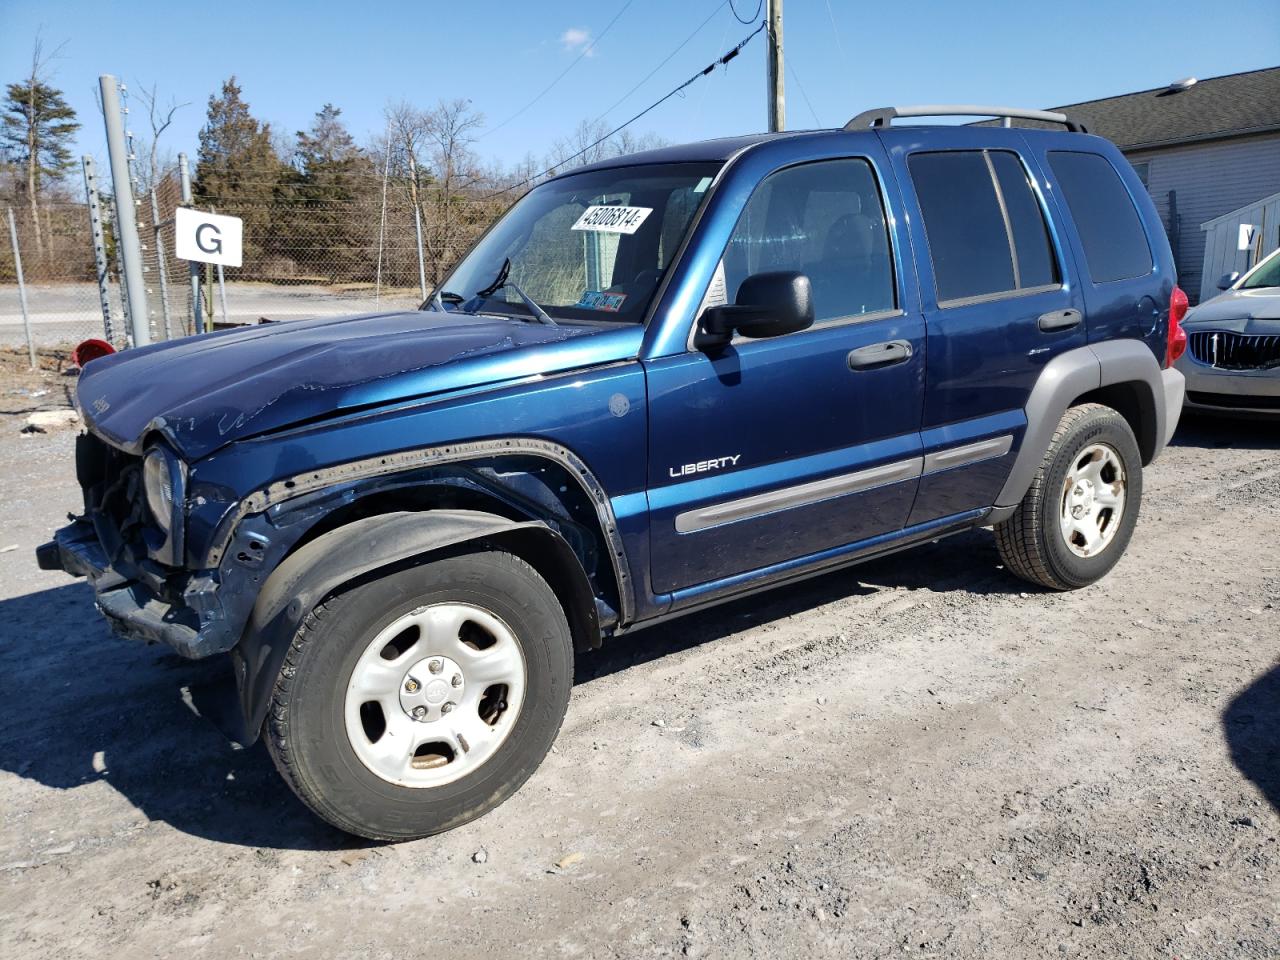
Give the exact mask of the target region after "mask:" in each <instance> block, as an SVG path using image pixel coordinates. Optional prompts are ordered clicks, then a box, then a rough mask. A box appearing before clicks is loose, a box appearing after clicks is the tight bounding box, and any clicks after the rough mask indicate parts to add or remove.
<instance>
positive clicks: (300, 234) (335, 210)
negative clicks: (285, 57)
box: [285, 103, 378, 281]
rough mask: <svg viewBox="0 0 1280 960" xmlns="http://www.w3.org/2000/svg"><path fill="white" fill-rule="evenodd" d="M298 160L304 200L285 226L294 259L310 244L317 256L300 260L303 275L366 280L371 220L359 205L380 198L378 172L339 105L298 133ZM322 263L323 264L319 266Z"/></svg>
mask: <svg viewBox="0 0 1280 960" xmlns="http://www.w3.org/2000/svg"><path fill="white" fill-rule="evenodd" d="M293 160H294V162H293V169H294V181H293V185H292V186H293V190H292V192H293V194H294V196H296V197H297V198H298V201H299V202H298V204H297V206H296V207H295V208H294V209H293V211H292V213H293V215H292V216H290V217H289V221H290V223H289V226H288V227H286V228H285V229H286V230H287V233H288V235H289V238H290V239H289V242H290V244H291V245H293V246H294V247H295V249H294V251H293V254H294V257H293V258H294V259H295V260H298V259H300V256H301V254H302V253H303V251H304V250H306V249H308V248H309V249H311V250H313V251H314V252H315V253H316V254H317V255H316V256H315V257H313V258H312V259H313V262H312V263H310V264H308V263H304V264H301V268H302V272H303V273H304V274H315V275H323V276H324V277H325V278H326V279H328V280H330V281H336V280H357V279H365V278H366V275H367V274H368V273H369V271H370V265H369V258H368V255H367V251H368V248H369V245H370V243H371V242H372V238H371V236H370V235H369V231H370V227H371V225H372V218H371V217H369V216H368V215H367V213H368V211H367V210H364V209H363V208H361V207H360V206H359V205H360V204H362V203H366V202H370V201H374V200H376V191H377V182H378V180H377V177H378V175H377V171H376V170H375V169H374V167H373V164H372V162H371V161H370V160H369V158H368V157H367V156H366V155H365V153H364V151H363V150H361V149H360V148H359V147H357V146H356V143H355V140H353V139H352V137H351V134H350V133H348V132H347V128H346V125H345V124H344V123H343V122H342V111H341V110H340V109H338V108H337V107H335V106H334V105H333V104H331V103H326V104H325V105H324V106H323V107H322V108H321V109H320V110H319V111H317V113H316V115H315V119H314V120H313V121H312V124H311V128H310V129H309V130H299V131H298V132H297V144H296V146H295V149H294V158H293ZM320 263H323V264H324V268H323V269H320V270H317V269H316V267H317V266H318V265H319V264H320Z"/></svg>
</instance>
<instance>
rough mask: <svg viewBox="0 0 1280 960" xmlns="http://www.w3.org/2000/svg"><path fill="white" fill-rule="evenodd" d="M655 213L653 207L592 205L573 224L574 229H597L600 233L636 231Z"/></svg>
mask: <svg viewBox="0 0 1280 960" xmlns="http://www.w3.org/2000/svg"><path fill="white" fill-rule="evenodd" d="M651 213H653V207H618V206H612V205H610V206H591V207H587V209H586V210H583V211H582V216H580V217H579V218H578V222H577V223H575V224H574V225H573V229H574V230H595V231H597V232H599V233H635V232H636V231H637V230H639V229H640V224H642V223H644V221H645V218H646V217H648V216H649V214H651Z"/></svg>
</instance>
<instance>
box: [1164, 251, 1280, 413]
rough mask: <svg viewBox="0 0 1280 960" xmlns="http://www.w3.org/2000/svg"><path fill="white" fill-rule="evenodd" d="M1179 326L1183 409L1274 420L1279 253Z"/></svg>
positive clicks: (1279, 406) (1279, 353)
mask: <svg viewBox="0 0 1280 960" xmlns="http://www.w3.org/2000/svg"><path fill="white" fill-rule="evenodd" d="M1219 287H1220V288H1221V289H1222V290H1223V292H1222V293H1220V294H1219V295H1218V296H1216V297H1214V298H1213V299H1211V300H1206V301H1205V302H1204V303H1202V304H1200V305H1199V306H1198V307H1195V308H1193V309H1192V310H1191V311H1190V312H1189V313H1188V314H1187V316H1186V319H1184V320H1183V321H1182V326H1183V329H1185V330H1186V332H1187V351H1186V353H1184V354H1183V355H1182V357H1181V358H1180V359H1179V360H1178V361H1177V367H1178V369H1179V370H1181V371H1182V373H1183V376H1185V377H1186V378H1187V399H1186V407H1187V409H1188V410H1199V411H1203V412H1214V413H1225V414H1241V415H1251V416H1256V415H1263V416H1266V415H1270V416H1275V417H1280V250H1275V251H1273V252H1272V253H1271V254H1270V255H1269V256H1267V257H1266V258H1264V259H1263V260H1262V261H1261V262H1260V263H1259V264H1258V265H1257V266H1255V267H1254V268H1253V269H1252V270H1250V271H1249V272H1248V273H1246V274H1245V275H1244V276H1243V277H1240V276H1236V275H1234V274H1227V275H1226V276H1225V277H1223V278H1222V281H1221V282H1220V283H1219Z"/></svg>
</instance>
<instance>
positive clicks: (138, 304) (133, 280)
mask: <svg viewBox="0 0 1280 960" xmlns="http://www.w3.org/2000/svg"><path fill="white" fill-rule="evenodd" d="M98 86H99V88H100V89H101V91H102V118H103V121H104V122H105V124H106V131H107V153H108V155H109V156H110V158H111V182H112V185H113V187H114V189H115V198H116V244H117V246H118V247H119V248H120V259H121V261H122V262H123V264H124V284H125V293H126V295H127V296H128V299H129V325H130V326H131V327H132V328H133V345H134V346H135V347H142V346H146V345H147V344H148V343H150V342H151V330H150V328H149V324H148V322H147V288H146V283H145V281H144V280H143V278H142V249H141V245H140V243H139V241H138V221H137V216H136V213H137V208H136V207H135V206H134V202H133V185H132V184H131V183H130V182H129V154H128V149H127V147H126V146H125V142H124V123H123V121H122V119H121V116H120V92H119V89H118V88H117V86H116V78H115V77H113V76H111V75H110V74H107V73H104V74H102V75H101V76H100V77H98Z"/></svg>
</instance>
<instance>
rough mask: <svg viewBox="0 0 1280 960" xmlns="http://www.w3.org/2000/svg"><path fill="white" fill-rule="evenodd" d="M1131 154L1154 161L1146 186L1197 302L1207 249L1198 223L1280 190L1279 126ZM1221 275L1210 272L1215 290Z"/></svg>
mask: <svg viewBox="0 0 1280 960" xmlns="http://www.w3.org/2000/svg"><path fill="white" fill-rule="evenodd" d="M1127 156H1128V157H1129V161H1130V162H1131V163H1133V164H1135V165H1137V164H1141V163H1149V164H1150V166H1149V167H1148V169H1147V190H1148V192H1149V193H1150V194H1151V198H1152V199H1153V200H1154V201H1155V204H1156V209H1157V210H1159V211H1160V219H1161V220H1162V221H1163V222H1164V225H1165V229H1166V230H1168V231H1169V242H1170V243H1171V244H1172V245H1173V249H1174V255H1175V257H1176V260H1177V265H1178V285H1179V286H1181V287H1182V289H1183V290H1185V291H1186V292H1187V295H1188V296H1190V297H1191V298H1192V300H1193V302H1198V299H1199V296H1198V295H1199V294H1200V291H1201V289H1202V288H1203V281H1202V277H1201V273H1202V271H1203V269H1204V251H1205V232H1204V231H1202V230H1201V229H1200V224H1202V223H1204V222H1206V221H1208V220H1212V219H1214V218H1215V217H1220V216H1222V215H1223V214H1226V213H1230V212H1231V211H1233V210H1236V209H1237V208H1240V207H1243V206H1246V205H1248V204H1250V203H1252V202H1253V201H1255V200H1261V199H1263V198H1264V197H1268V196H1270V195H1271V194H1273V193H1280V132H1276V133H1269V134H1262V135H1259V136H1253V137H1241V138H1239V139H1236V140H1221V141H1212V142H1209V143H1193V144H1186V145H1184V146H1180V147H1167V148H1163V149H1155V150H1142V151H1135V152H1132V153H1128V154H1127ZM1171 190H1172V191H1175V192H1176V194H1177V203H1176V208H1177V218H1178V221H1177V223H1176V224H1175V223H1171V222H1170V207H1171V203H1170V198H1169V192H1170V191H1171ZM1217 279H1218V277H1217V276H1213V277H1210V278H1209V287H1210V289H1211V290H1212V291H1214V292H1216V288H1215V286H1214V285H1215V283H1216V281H1217Z"/></svg>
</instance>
